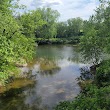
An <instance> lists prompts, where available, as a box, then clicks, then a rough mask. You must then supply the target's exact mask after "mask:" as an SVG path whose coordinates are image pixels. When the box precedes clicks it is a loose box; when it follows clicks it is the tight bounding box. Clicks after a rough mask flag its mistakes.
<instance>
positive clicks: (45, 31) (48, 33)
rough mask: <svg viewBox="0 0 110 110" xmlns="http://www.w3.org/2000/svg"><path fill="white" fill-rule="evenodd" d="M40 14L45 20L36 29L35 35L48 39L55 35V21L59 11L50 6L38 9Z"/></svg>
mask: <svg viewBox="0 0 110 110" xmlns="http://www.w3.org/2000/svg"><path fill="white" fill-rule="evenodd" d="M38 11H39V12H40V14H41V18H42V19H43V20H44V21H45V22H46V24H45V25H43V26H42V27H41V28H39V29H36V37H40V38H44V39H49V38H53V37H56V34H57V29H56V22H57V20H58V17H59V13H58V11H56V10H52V9H51V8H42V9H38Z"/></svg>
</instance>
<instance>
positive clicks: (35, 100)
mask: <svg viewBox="0 0 110 110" xmlns="http://www.w3.org/2000/svg"><path fill="white" fill-rule="evenodd" d="M83 66H85V65H84V64H83V63H81V57H80V54H79V52H78V48H77V47H74V46H72V45H57V46H55V45H53V46H47V45H44V46H39V47H37V56H36V59H34V60H33V61H32V62H31V63H29V64H28V67H25V68H21V70H22V73H23V74H26V73H28V72H29V73H32V74H33V75H36V78H35V80H36V81H35V83H34V84H33V85H30V86H28V87H25V88H22V89H19V90H18V91H17V95H13V93H14V92H11V93H10V94H11V96H10V95H9V96H4V97H3V98H1V99H0V110H52V107H54V106H55V105H56V104H58V103H59V102H60V101H63V100H72V99H74V98H75V97H76V96H77V94H79V92H80V87H79V86H78V84H77V80H76V78H77V77H78V76H79V75H80V68H81V67H83Z"/></svg>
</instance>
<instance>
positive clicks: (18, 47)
mask: <svg viewBox="0 0 110 110" xmlns="http://www.w3.org/2000/svg"><path fill="white" fill-rule="evenodd" d="M0 6H1V7H0V8H1V9H2V10H0V11H1V12H0V86H1V85H3V84H5V82H6V80H7V79H8V78H9V77H10V76H16V72H15V71H16V62H18V61H19V60H20V61H21V59H25V61H26V60H27V59H28V58H32V55H33V53H34V52H33V50H34V40H33V39H31V38H27V37H26V36H24V35H23V34H22V32H21V30H20V29H21V28H20V26H19V25H18V23H17V21H16V19H15V18H14V17H13V14H12V12H11V10H10V9H11V7H10V6H11V2H10V0H3V1H2V5H0ZM9 12H10V13H9Z"/></svg>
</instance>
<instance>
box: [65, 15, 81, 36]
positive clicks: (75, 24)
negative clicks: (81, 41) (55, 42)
mask: <svg viewBox="0 0 110 110" xmlns="http://www.w3.org/2000/svg"><path fill="white" fill-rule="evenodd" d="M67 25H68V30H67V32H68V37H73V36H78V35H79V33H80V31H81V30H82V27H83V20H82V19H81V18H79V17H78V18H72V19H69V20H68V21H67Z"/></svg>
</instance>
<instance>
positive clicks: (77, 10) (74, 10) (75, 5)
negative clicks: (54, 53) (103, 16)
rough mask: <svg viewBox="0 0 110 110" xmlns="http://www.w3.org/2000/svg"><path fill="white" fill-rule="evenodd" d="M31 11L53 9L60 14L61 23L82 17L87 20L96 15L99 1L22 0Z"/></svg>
mask: <svg viewBox="0 0 110 110" xmlns="http://www.w3.org/2000/svg"><path fill="white" fill-rule="evenodd" d="M20 4H23V5H26V6H27V8H28V9H29V10H33V9H36V8H39V7H51V8H52V9H54V10H57V11H58V12H59V13H60V18H59V20H60V21H66V20H67V19H70V18H76V17H81V18H83V19H85V20H87V19H89V17H90V16H91V15H92V14H93V13H94V9H96V7H97V6H98V4H99V3H98V0H20Z"/></svg>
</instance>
